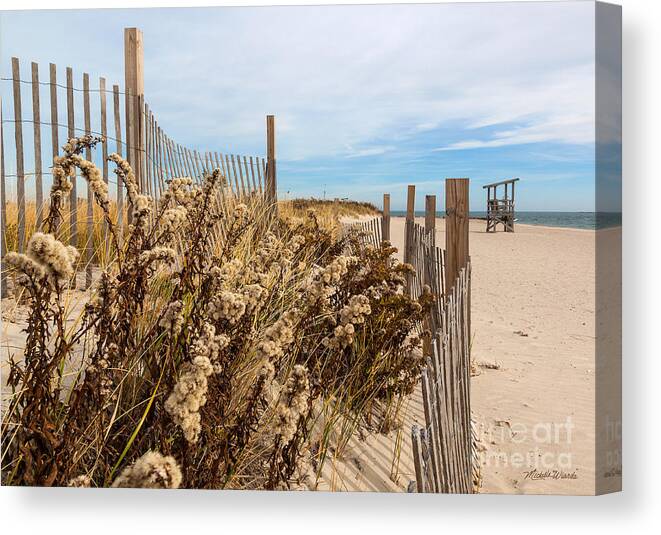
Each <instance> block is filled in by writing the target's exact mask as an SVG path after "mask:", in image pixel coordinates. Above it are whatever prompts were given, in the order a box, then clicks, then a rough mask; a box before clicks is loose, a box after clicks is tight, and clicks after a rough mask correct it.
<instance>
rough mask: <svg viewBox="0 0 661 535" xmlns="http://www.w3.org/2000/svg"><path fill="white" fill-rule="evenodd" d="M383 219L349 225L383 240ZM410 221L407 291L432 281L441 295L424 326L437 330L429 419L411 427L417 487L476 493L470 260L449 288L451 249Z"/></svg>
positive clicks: (425, 377)
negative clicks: (448, 253) (448, 256)
mask: <svg viewBox="0 0 661 535" xmlns="http://www.w3.org/2000/svg"><path fill="white" fill-rule="evenodd" d="M434 211H435V210H434ZM379 219H380V218H375V219H373V220H369V221H365V222H360V223H354V224H353V225H348V226H347V227H348V228H357V229H359V230H360V231H361V233H362V234H363V235H364V236H363V238H362V239H363V240H364V243H370V244H374V243H380V238H381V226H380V224H379ZM405 225H406V228H405V243H404V250H405V257H406V260H407V261H408V262H409V263H410V264H411V265H412V266H413V269H414V275H413V277H411V279H410V282H409V284H408V288H407V291H408V292H409V295H410V296H411V297H412V298H414V299H417V298H419V297H420V295H421V294H422V292H423V288H424V286H425V285H428V286H429V288H430V290H431V292H432V294H433V295H434V296H436V299H435V303H434V306H433V307H432V309H431V311H430V313H429V315H428V317H427V318H426V319H425V321H424V322H423V324H421V325H419V326H418V330H419V331H423V330H426V329H429V330H430V331H431V333H432V335H431V343H430V344H429V354H427V355H425V358H426V363H427V364H426V366H425V368H424V369H423V371H422V376H421V389H422V399H423V408H424V414H425V424H424V425H423V426H413V428H412V430H411V440H412V443H413V460H414V466H415V472H416V482H415V483H416V484H415V488H416V489H417V491H418V492H439V493H471V492H474V491H475V489H476V485H477V482H478V481H479V460H478V459H477V450H476V448H475V447H474V444H475V442H476V440H477V437H476V434H475V432H474V429H473V426H472V422H471V410H470V329H469V326H470V281H471V268H470V263H469V264H468V265H467V266H466V267H465V268H463V269H462V270H461V271H460V273H459V277H458V278H457V280H456V281H455V283H454V285H453V286H452V288H450V289H447V288H446V282H445V270H446V251H445V250H443V249H441V248H440V247H436V246H435V244H434V234H433V228H432V229H431V230H427V229H425V227H423V226H422V225H419V224H418V223H416V222H415V220H414V219H412V218H407V221H406V223H405Z"/></svg>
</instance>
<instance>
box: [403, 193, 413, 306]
mask: <svg viewBox="0 0 661 535" xmlns="http://www.w3.org/2000/svg"><path fill="white" fill-rule="evenodd" d="M413 223H415V185H412V184H409V186H408V189H407V193H406V220H405V226H404V263H405V264H410V263H411V261H412V259H413ZM412 283H413V274H412V273H409V274H408V275H407V276H406V291H407V293H408V294H409V295H411V285H412Z"/></svg>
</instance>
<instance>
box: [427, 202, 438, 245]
mask: <svg viewBox="0 0 661 535" xmlns="http://www.w3.org/2000/svg"><path fill="white" fill-rule="evenodd" d="M425 230H426V231H427V233H428V234H430V235H431V244H432V245H436V195H427V196H426V197H425Z"/></svg>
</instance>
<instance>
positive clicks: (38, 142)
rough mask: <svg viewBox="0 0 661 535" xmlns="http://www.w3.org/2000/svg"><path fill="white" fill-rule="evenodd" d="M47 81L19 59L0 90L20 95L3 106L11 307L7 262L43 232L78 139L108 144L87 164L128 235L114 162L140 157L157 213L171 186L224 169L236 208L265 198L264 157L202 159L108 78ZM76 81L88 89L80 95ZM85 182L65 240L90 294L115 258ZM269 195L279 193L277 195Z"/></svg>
mask: <svg viewBox="0 0 661 535" xmlns="http://www.w3.org/2000/svg"><path fill="white" fill-rule="evenodd" d="M42 72H46V71H45V70H42ZM40 74H41V73H40V68H39V65H38V64H37V63H34V62H33V63H31V65H30V70H29V72H28V70H27V69H22V65H21V61H20V60H19V59H18V58H12V60H11V76H8V77H3V78H2V80H1V81H2V89H3V90H4V91H3V96H6V94H5V91H7V92H10V93H11V95H10V98H3V99H2V101H0V103H1V107H2V108H3V109H2V123H1V125H2V129H1V130H0V135H1V139H2V144H1V152H0V155H1V163H2V166H1V167H2V174H1V176H0V182H1V188H2V189H1V191H2V200H1V202H2V211H1V216H2V217H1V221H0V226H1V231H2V261H3V262H2V272H1V295H2V297H5V296H7V295H8V278H7V271H6V269H5V265H4V257H5V253H6V252H8V251H10V250H17V251H19V252H24V250H25V247H26V245H27V242H28V240H29V239H30V236H31V235H32V233H33V232H36V231H39V230H41V228H42V224H43V217H44V216H43V214H44V211H45V210H46V209H47V204H48V202H49V198H48V192H49V191H50V187H51V184H52V173H51V165H52V158H53V157H54V156H56V155H58V154H59V153H60V152H61V145H63V144H64V143H65V142H66V141H67V140H68V139H69V138H71V137H78V136H81V135H84V134H92V135H96V136H99V137H102V138H103V142H102V143H101V144H100V145H99V146H98V147H97V149H96V150H94V151H86V154H85V157H87V158H88V159H90V160H91V161H93V162H94V163H95V164H96V165H97V166H98V167H99V168H100V169H102V172H103V178H104V180H105V181H106V183H108V184H109V189H110V196H111V201H113V202H114V204H115V205H116V211H117V222H118V225H119V226H123V225H125V224H126V223H128V222H130V221H129V216H128V214H127V213H126V206H125V203H124V193H123V190H122V185H121V184H118V183H117V181H116V179H115V176H114V174H111V173H109V170H108V162H107V157H108V154H109V153H110V152H117V153H118V154H120V155H122V156H124V157H127V155H129V153H130V154H132V155H133V161H132V164H133V165H134V167H136V166H137V167H139V169H136V174H137V175H138V177H139V179H140V187H141V189H142V192H143V193H146V194H149V195H151V196H152V197H153V198H154V199H155V202H156V203H158V200H159V198H160V196H161V195H162V193H163V191H164V189H165V188H166V187H167V182H168V180H170V179H171V178H173V177H182V176H188V177H191V178H193V180H194V182H195V183H200V182H201V181H202V180H203V177H204V174H205V173H208V172H210V171H211V170H213V169H215V168H220V169H221V170H222V172H223V175H224V176H225V177H226V181H227V186H226V188H225V189H224V190H223V198H225V197H228V198H229V197H231V198H232V202H240V201H242V200H244V199H247V198H248V197H250V196H254V195H261V196H263V195H265V192H266V190H267V185H266V177H267V163H266V159H265V158H264V157H261V156H255V155H253V156H244V155H238V154H227V153H224V152H220V151H204V152H200V151H198V150H196V149H191V148H189V147H186V146H184V145H182V144H180V143H177V142H176V141H174V140H173V139H172V138H171V137H170V136H168V135H167V134H166V133H165V131H164V130H163V128H162V126H161V124H159V121H158V120H157V118H156V116H155V114H154V112H153V110H152V109H151V108H150V106H149V105H148V104H147V103H146V102H145V101H144V97H142V96H141V95H140V96H134V95H127V93H126V92H124V91H122V90H120V85H119V84H113V85H112V86H111V85H109V84H108V83H107V80H106V78H104V77H100V78H98V79H95V80H93V79H91V78H90V76H89V75H88V74H87V73H83V74H82V76H81V77H80V78H79V77H78V76H76V75H75V74H74V71H73V69H71V68H70V67H67V68H66V69H64V70H63V69H61V68H58V67H57V66H56V65H55V64H52V63H51V64H50V65H49V68H48V73H47V74H48V76H47V77H44V76H40ZM77 80H80V82H81V85H80V86H77V85H76V81H77ZM127 99H135V100H136V102H137V103H138V106H139V108H138V109H139V111H140V114H141V115H140V120H139V121H137V122H139V125H138V127H137V128H139V129H140V131H141V135H137V134H136V133H135V128H136V127H135V126H134V125H131V127H132V129H133V131H134V134H133V139H135V140H142V143H143V145H142V146H131V145H129V144H127V140H128V139H132V138H131V137H130V136H129V132H130V131H129V129H128V128H127V124H126V117H127V114H126V109H125V108H126V102H127ZM129 101H130V100H129ZM5 107H6V108H7V109H5ZM44 107H45V109H44ZM44 111H46V113H44ZM128 116H130V115H128ZM49 134H50V135H49ZM49 141H50V147H48V143H49ZM49 149H50V150H49ZM78 182H79V178H76V177H73V178H72V183H73V185H74V188H73V190H72V192H71V195H70V199H69V202H68V206H67V207H65V211H67V210H68V212H69V214H68V217H67V216H66V215H65V218H64V219H65V221H60V222H59V225H58V234H59V236H60V238H61V239H67V238H68V241H69V243H71V244H73V245H75V246H76V247H77V248H78V249H79V251H80V252H81V266H84V271H85V273H86V275H85V281H84V287H88V286H89V285H90V284H91V282H92V270H93V266H95V265H97V264H99V263H100V262H102V260H103V259H102V258H101V257H102V256H105V257H107V254H105V255H101V254H100V253H99V251H102V250H104V249H105V251H106V252H109V248H108V243H107V240H106V236H107V235H106V233H105V231H101V232H99V229H98V228H97V229H95V222H94V212H95V208H94V202H93V198H92V197H93V196H92V194H91V192H90V190H89V188H87V189H86V191H84V192H83V191H81V190H80V188H79V187H78ZM270 189H271V190H275V185H272V187H271V188H270ZM44 192H46V193H44ZM102 242H105V243H102Z"/></svg>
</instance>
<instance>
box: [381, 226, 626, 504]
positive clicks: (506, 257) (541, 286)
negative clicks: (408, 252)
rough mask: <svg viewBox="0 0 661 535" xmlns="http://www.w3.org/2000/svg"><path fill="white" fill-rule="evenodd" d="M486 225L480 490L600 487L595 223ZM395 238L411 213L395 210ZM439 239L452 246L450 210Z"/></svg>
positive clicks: (478, 400) (477, 237) (477, 290)
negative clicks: (586, 226) (507, 228)
mask: <svg viewBox="0 0 661 535" xmlns="http://www.w3.org/2000/svg"><path fill="white" fill-rule="evenodd" d="M418 222H419V223H420V224H424V221H423V220H422V219H420V220H419V221H418ZM484 229H485V223H484V221H479V220H471V222H470V238H469V239H470V254H471V260H472V265H473V270H472V273H473V281H472V331H473V332H472V336H473V344H472V359H473V362H474V364H475V365H476V368H477V373H478V375H477V376H475V377H473V382H472V387H471V388H472V390H471V398H472V410H473V414H474V417H475V418H476V419H477V422H478V425H479V430H480V436H481V441H482V444H481V449H483V451H481V457H482V476H483V487H482V492H487V493H525V494H537V493H542V494H545V493H569V494H592V493H593V492H594V455H595V448H594V440H595V433H594V425H595V423H594V422H595V405H594V403H595V363H594V354H595V336H594V335H595V232H594V231H591V230H578V229H563V228H551V227H540V226H531V225H517V226H516V228H515V232H514V233H507V234H506V233H504V232H498V233H496V234H493V233H492V234H487V233H486V232H485V231H484ZM600 232H612V233H617V232H620V231H619V230H606V231H600ZM391 238H392V241H393V244H394V245H395V246H397V247H399V248H400V250H401V248H402V245H403V241H404V219H403V218H393V219H392V223H391ZM436 243H437V244H438V245H440V246H441V247H444V244H445V230H444V221H443V219H437V221H436ZM556 478H558V479H556Z"/></svg>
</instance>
